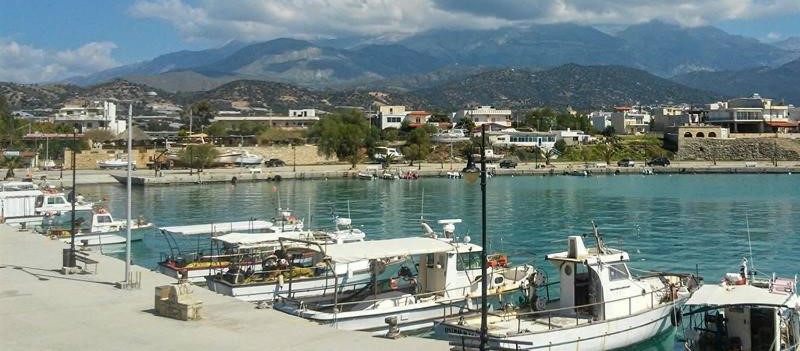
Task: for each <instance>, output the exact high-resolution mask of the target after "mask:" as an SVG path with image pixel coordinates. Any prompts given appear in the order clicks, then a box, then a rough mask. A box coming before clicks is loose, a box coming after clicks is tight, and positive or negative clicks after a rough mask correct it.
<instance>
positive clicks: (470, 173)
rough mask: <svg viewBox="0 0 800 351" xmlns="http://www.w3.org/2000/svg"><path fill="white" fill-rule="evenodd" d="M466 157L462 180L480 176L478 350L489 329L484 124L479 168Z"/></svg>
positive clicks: (487, 336) (481, 346)
mask: <svg viewBox="0 0 800 351" xmlns="http://www.w3.org/2000/svg"><path fill="white" fill-rule="evenodd" d="M467 159H468V164H467V168H466V169H465V170H464V180H466V182H467V183H469V184H474V183H475V181H476V180H478V175H480V177H481V246H483V250H481V338H480V340H481V344H480V350H481V351H483V350H486V344H487V343H488V341H489V335H488V332H489V329H488V327H487V321H486V319H487V310H488V299H487V297H486V295H487V290H488V282H487V280H486V265H487V263H488V260H487V258H486V249H487V246H486V124H482V125H481V168H480V170H478V168H477V167H475V163H474V162H473V160H472V155H471V154H470V155H469V157H468V158H467Z"/></svg>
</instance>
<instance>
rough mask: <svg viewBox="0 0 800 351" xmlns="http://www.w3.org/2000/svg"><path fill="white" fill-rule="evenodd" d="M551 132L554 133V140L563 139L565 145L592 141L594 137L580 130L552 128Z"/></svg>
mask: <svg viewBox="0 0 800 351" xmlns="http://www.w3.org/2000/svg"><path fill="white" fill-rule="evenodd" d="M550 132H551V133H553V134H555V136H556V141H559V140H564V142H566V143H567V145H578V144H586V143H588V142H591V141H593V140H594V139H595V138H594V137H592V136H591V135H589V134H584V133H583V131H581V130H571V129H569V128H567V130H552V131H550Z"/></svg>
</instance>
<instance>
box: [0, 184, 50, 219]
mask: <svg viewBox="0 0 800 351" xmlns="http://www.w3.org/2000/svg"><path fill="white" fill-rule="evenodd" d="M39 196H42V191H41V190H39V187H38V186H37V185H36V184H34V183H31V182H17V181H4V182H0V223H14V224H22V223H25V225H28V224H36V223H41V222H42V219H43V218H44V216H42V215H41V214H37V213H36V212H35V209H36V199H37V198H38V197H39Z"/></svg>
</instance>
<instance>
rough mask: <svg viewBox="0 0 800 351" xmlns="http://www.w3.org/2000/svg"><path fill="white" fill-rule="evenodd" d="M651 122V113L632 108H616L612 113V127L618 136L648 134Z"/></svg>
mask: <svg viewBox="0 0 800 351" xmlns="http://www.w3.org/2000/svg"><path fill="white" fill-rule="evenodd" d="M650 120H651V118H650V113H648V112H647V111H644V110H641V109H635V108H631V107H616V108H615V111H614V112H613V113H611V126H612V127H614V132H616V133H617V134H645V133H648V132H650Z"/></svg>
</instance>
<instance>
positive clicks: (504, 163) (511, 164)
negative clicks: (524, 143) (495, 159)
mask: <svg viewBox="0 0 800 351" xmlns="http://www.w3.org/2000/svg"><path fill="white" fill-rule="evenodd" d="M500 168H517V163H516V162H514V161H511V160H502V161H500Z"/></svg>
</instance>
